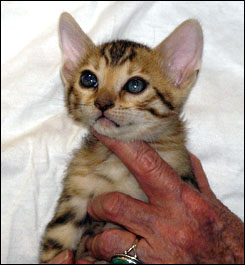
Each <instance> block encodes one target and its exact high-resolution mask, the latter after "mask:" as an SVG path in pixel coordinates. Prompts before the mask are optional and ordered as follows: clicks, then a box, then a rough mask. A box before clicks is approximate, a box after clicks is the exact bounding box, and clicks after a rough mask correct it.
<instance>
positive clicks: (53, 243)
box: [43, 239, 63, 250]
mask: <svg viewBox="0 0 245 265" xmlns="http://www.w3.org/2000/svg"><path fill="white" fill-rule="evenodd" d="M62 248H63V246H62V245H61V244H60V243H59V242H58V241H57V240H55V239H46V240H45V243H44V244H43V250H50V249H62Z"/></svg>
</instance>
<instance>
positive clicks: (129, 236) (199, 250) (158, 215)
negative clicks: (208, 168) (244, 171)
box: [77, 132, 244, 264]
mask: <svg viewBox="0 0 245 265" xmlns="http://www.w3.org/2000/svg"><path fill="white" fill-rule="evenodd" d="M93 133H94V134H95V135H96V136H97V137H98V138H99V140H101V141H102V143H103V144H105V145H106V146H107V147H108V148H109V149H111V150H112V151H113V152H114V153H115V154H116V155H117V156H118V157H119V158H120V159H121V160H122V161H123V162H124V164H125V165H126V166H127V167H128V168H129V170H130V171H131V172H132V173H133V174H134V176H135V178H136V179H137V181H138V182H139V184H140V185H141V187H142V189H143V190H144V191H145V193H146V195H147V196H148V198H149V204H147V203H144V202H142V201H139V200H136V199H134V198H132V197H130V196H127V195H125V194H122V193H118V192H116V193H107V194H102V195H100V196H98V197H96V198H94V200H93V201H92V202H91V203H90V204H89V206H88V212H89V214H90V215H91V216H92V218H93V219H95V220H98V221H108V222H113V223H116V224H119V225H121V226H123V227H125V228H126V229H127V231H126V230H119V229H110V230H107V231H105V232H103V233H102V234H99V235H96V236H95V237H92V238H89V239H88V240H87V243H86V246H87V249H88V250H89V251H90V252H91V254H92V255H93V256H94V257H95V258H96V259H97V260H104V261H110V259H111V256H113V255H114V254H116V253H123V252H124V251H125V250H127V249H129V248H130V247H131V246H132V245H133V243H134V241H135V239H136V236H137V237H138V238H140V239H139V241H138V244H137V255H138V257H139V259H140V260H141V261H142V262H143V263H148V264H154V263H156V264H172V263H177V264H183V263H187V264H188V263H189V264H198V263H201V264H210V263H213V264H228V263H229V264H235V263H236V264H242V263H244V225H243V223H242V222H241V220H240V219H239V218H238V217H237V216H236V215H234V214H233V213H232V212H231V211H230V210H229V209H228V208H227V207H226V206H224V205H223V204H222V203H221V202H220V201H219V200H218V199H217V198H216V196H215V195H214V193H213V192H212V190H211V189H210V187H209V184H208V181H207V178H206V176H205V173H204V171H203V169H202V166H201V163H200V161H199V160H198V159H197V158H196V157H195V156H193V155H190V158H191V162H192V167H193V171H194V174H195V176H196V179H197V182H198V185H199V187H200V191H201V192H198V191H196V190H195V189H194V188H192V187H191V186H189V185H187V184H186V183H184V182H183V181H182V180H181V179H180V177H179V176H178V175H177V173H176V172H175V171H174V170H173V169H172V168H171V167H170V166H169V165H168V164H167V163H165V162H164V161H163V160H162V159H161V157H160V156H159V155H158V154H157V153H156V152H155V151H154V150H153V149H152V148H151V147H150V146H149V145H147V144H145V143H137V142H134V143H130V144H128V143H125V142H120V141H118V140H117V141H116V140H113V139H109V138H107V137H104V136H102V135H99V134H97V133H96V132H93ZM77 263H79V264H89V263H90V262H88V261H78V262H77Z"/></svg>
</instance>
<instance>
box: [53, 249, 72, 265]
mask: <svg viewBox="0 0 245 265" xmlns="http://www.w3.org/2000/svg"><path fill="white" fill-rule="evenodd" d="M69 254H70V252H69V250H65V251H63V252H61V253H60V254H59V255H58V256H56V257H55V258H54V259H53V264H61V263H62V262H64V261H66V260H67V259H68V258H69Z"/></svg>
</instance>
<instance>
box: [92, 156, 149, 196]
mask: <svg viewBox="0 0 245 265" xmlns="http://www.w3.org/2000/svg"><path fill="white" fill-rule="evenodd" d="M95 174H97V175H98V176H99V177H100V178H104V180H105V182H107V187H105V191H103V192H113V191H119V192H123V193H125V194H128V195H130V196H132V197H134V198H136V199H139V200H142V201H148V198H147V196H146V195H145V193H144V192H143V190H142V189H141V188H140V186H139V184H138V182H137V181H136V179H135V177H134V176H133V175H132V174H131V173H130V172H129V170H128V169H127V168H126V167H125V165H124V164H123V163H122V162H121V160H120V159H119V158H118V157H116V156H115V155H114V154H113V153H112V154H111V155H110V157H109V158H108V159H107V160H106V161H104V162H103V163H101V164H99V165H97V167H96V168H95ZM107 189H108V190H107ZM97 192H98V193H101V189H99V190H98V191H97ZM95 195H97V194H95Z"/></svg>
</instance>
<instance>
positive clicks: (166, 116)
mask: <svg viewBox="0 0 245 265" xmlns="http://www.w3.org/2000/svg"><path fill="white" fill-rule="evenodd" d="M146 110H147V111H149V112H150V113H151V114H152V115H154V116H156V117H158V118H168V117H169V116H170V115H169V114H160V113H158V112H157V111H156V110H155V109H153V108H150V109H146Z"/></svg>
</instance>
